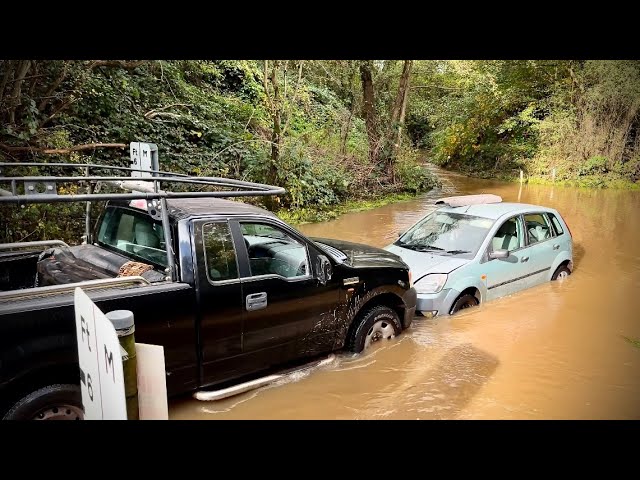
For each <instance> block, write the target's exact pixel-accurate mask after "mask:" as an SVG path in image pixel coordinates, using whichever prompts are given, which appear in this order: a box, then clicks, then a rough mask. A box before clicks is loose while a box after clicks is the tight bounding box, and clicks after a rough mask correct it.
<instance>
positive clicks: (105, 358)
mask: <svg viewBox="0 0 640 480" xmlns="http://www.w3.org/2000/svg"><path fill="white" fill-rule="evenodd" d="M74 300H75V313H76V335H77V338H78V359H79V361H80V389H81V391H82V404H83V406H84V419H85V420H126V419H127V403H126V397H125V391H124V374H123V371H122V357H121V355H120V342H119V341H118V335H117V334H116V330H115V328H114V326H113V324H112V323H111V322H110V321H109V320H108V319H107V317H106V316H105V315H104V313H102V312H101V311H100V309H99V308H98V307H97V306H96V305H95V304H94V303H93V301H92V300H91V299H90V298H89V296H88V295H87V294H86V293H85V292H84V291H83V290H82V289H81V288H80V287H77V288H76V289H75V298H74Z"/></svg>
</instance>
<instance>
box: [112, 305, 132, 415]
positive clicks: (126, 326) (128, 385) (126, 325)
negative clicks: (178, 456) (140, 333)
mask: <svg viewBox="0 0 640 480" xmlns="http://www.w3.org/2000/svg"><path fill="white" fill-rule="evenodd" d="M106 316H107V318H108V319H109V320H110V321H111V323H113V326H114V327H115V329H116V333H117V334H118V340H119V341H120V354H121V355H122V369H123V370H124V372H123V373H124V394H125V396H126V399H127V420H138V419H139V418H140V417H139V412H138V372H137V369H136V341H135V337H134V332H135V323H134V321H133V312H131V311H129V310H114V311H112V312H109V313H107V314H106Z"/></svg>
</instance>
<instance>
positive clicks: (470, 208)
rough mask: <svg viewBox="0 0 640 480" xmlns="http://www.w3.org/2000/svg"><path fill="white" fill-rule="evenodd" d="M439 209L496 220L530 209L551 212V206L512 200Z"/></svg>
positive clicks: (440, 209)
mask: <svg viewBox="0 0 640 480" xmlns="http://www.w3.org/2000/svg"><path fill="white" fill-rule="evenodd" d="M438 210H439V211H444V212H452V213H462V214H466V215H475V216H477V217H484V218H491V219H493V220H497V219H499V218H500V217H502V216H503V215H507V214H512V215H516V214H518V213H527V212H531V211H542V212H553V211H554V210H553V209H552V208H548V207H543V206H540V205H531V204H528V203H512V202H500V203H486V204H476V205H466V206H461V207H442V208H439V209H438Z"/></svg>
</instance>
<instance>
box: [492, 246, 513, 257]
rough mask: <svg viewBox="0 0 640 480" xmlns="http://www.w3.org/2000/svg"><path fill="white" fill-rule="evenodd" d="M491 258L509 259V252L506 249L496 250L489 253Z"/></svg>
mask: <svg viewBox="0 0 640 480" xmlns="http://www.w3.org/2000/svg"><path fill="white" fill-rule="evenodd" d="M489 258H490V259H494V258H509V250H505V249H504V248H500V249H498V250H494V251H493V252H490V253H489Z"/></svg>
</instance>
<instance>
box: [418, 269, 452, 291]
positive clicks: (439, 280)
mask: <svg viewBox="0 0 640 480" xmlns="http://www.w3.org/2000/svg"><path fill="white" fill-rule="evenodd" d="M445 283H447V274H446V273H431V274H429V275H425V276H424V277H422V278H421V279H420V280H418V281H416V283H415V285H414V287H415V289H416V292H417V293H438V292H439V291H440V290H442V287H444V284H445Z"/></svg>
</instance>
